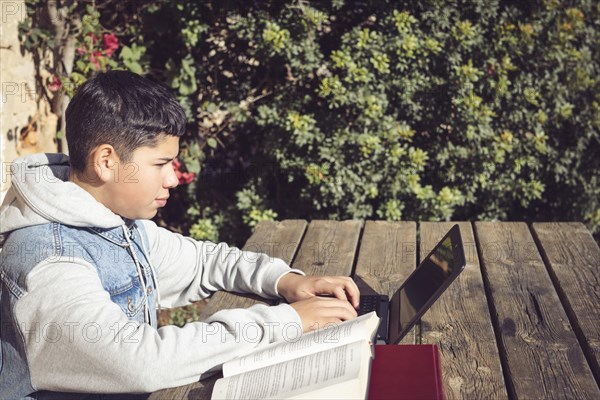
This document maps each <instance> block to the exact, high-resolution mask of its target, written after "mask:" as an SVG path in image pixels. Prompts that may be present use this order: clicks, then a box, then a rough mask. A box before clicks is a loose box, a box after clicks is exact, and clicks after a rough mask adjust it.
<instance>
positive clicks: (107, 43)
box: [102, 33, 119, 57]
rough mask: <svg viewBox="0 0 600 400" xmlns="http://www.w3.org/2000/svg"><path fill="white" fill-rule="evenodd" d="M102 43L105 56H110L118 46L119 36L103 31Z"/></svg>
mask: <svg viewBox="0 0 600 400" xmlns="http://www.w3.org/2000/svg"><path fill="white" fill-rule="evenodd" d="M102 43H103V45H104V54H106V56H107V57H111V56H112V55H113V54H114V52H115V51H116V50H117V49H118V48H119V38H118V37H117V36H115V35H114V34H112V33H105V34H104V35H103V36H102Z"/></svg>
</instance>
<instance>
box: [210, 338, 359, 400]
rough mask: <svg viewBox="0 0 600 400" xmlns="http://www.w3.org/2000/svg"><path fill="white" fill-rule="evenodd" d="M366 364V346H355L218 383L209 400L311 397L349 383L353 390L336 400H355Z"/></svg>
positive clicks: (317, 354)
mask: <svg viewBox="0 0 600 400" xmlns="http://www.w3.org/2000/svg"><path fill="white" fill-rule="evenodd" d="M369 362H370V348H369V344H368V343H367V342H365V341H359V342H354V343H350V344H346V345H343V346H338V347H335V348H332V349H329V350H326V351H323V352H319V353H315V354H310V355H308V356H304V357H300V358H296V359H293V360H289V361H285V362H282V363H279V364H274V365H270V366H268V367H264V368H260V369H255V370H253V371H249V372H246V373H244V374H239V375H234V376H230V377H228V378H222V379H219V380H218V381H217V382H216V383H215V386H214V388H213V393H212V399H269V398H276V399H281V398H288V397H294V396H300V395H303V394H306V395H307V397H310V396H309V393H310V392H315V391H318V390H319V389H323V388H326V387H329V386H331V385H335V384H339V383H343V382H350V381H352V382H354V387H353V385H348V386H347V388H348V389H349V390H348V389H347V391H348V393H344V392H343V391H340V392H339V393H338V395H339V398H348V397H356V395H357V387H356V385H358V381H359V376H360V375H361V374H360V372H361V370H365V369H368V367H369ZM364 385H366V383H365V384H364ZM363 391H364V390H363ZM313 394H314V395H315V396H317V397H318V395H317V394H316V393H313Z"/></svg>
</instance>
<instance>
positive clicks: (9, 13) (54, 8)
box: [0, 0, 71, 24]
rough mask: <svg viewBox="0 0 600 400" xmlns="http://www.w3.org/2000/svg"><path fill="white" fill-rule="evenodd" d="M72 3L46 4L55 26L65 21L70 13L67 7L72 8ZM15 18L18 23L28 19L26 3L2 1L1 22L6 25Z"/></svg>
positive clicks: (56, 1)
mask: <svg viewBox="0 0 600 400" xmlns="http://www.w3.org/2000/svg"><path fill="white" fill-rule="evenodd" d="M70 3H71V2H65V1H60V0H49V1H48V2H47V3H46V4H47V11H48V18H49V20H50V22H51V23H53V24H54V23H57V22H60V21H64V20H65V19H66V15H67V13H68V8H67V6H70V5H71V4H70ZM38 7H42V6H38ZM13 18H14V19H15V20H17V21H23V20H25V19H26V18H27V5H26V4H25V1H6V0H0V21H2V23H3V24H6V23H7V22H8V21H10V20H11V19H13Z"/></svg>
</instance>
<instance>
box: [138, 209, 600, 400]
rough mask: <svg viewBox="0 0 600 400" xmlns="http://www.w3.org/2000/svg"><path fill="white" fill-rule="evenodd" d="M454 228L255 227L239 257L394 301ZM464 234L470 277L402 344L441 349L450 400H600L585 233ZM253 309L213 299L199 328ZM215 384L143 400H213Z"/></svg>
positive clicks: (505, 226)
mask: <svg viewBox="0 0 600 400" xmlns="http://www.w3.org/2000/svg"><path fill="white" fill-rule="evenodd" d="M452 224H453V223H450V222H422V223H419V224H418V226H417V224H416V223H415V222H384V221H367V222H365V223H363V222H362V221H355V220H352V221H313V222H311V223H307V222H306V221H303V220H285V221H281V222H262V223H260V224H259V225H258V226H257V228H256V230H255V232H254V234H253V235H252V236H251V238H250V239H249V240H248V242H247V243H246V245H245V246H244V250H251V251H258V252H264V253H267V254H269V255H272V256H275V257H280V258H282V259H284V260H285V261H287V262H288V263H290V264H291V265H292V266H293V267H294V268H298V269H301V270H303V271H305V272H306V273H307V274H312V275H324V274H327V275H351V276H354V277H355V278H360V279H362V281H364V282H365V283H366V284H368V285H369V286H371V287H372V288H374V289H375V290H377V291H379V292H381V293H387V294H388V295H389V296H391V295H392V294H393V292H394V291H395V290H396V289H397V288H398V286H399V285H400V284H401V283H402V282H403V280H404V279H405V278H406V277H407V276H408V274H409V273H410V272H411V270H413V269H414V268H415V267H416V265H417V263H418V261H419V259H421V258H422V257H424V256H425V255H426V254H427V253H428V252H429V251H430V250H431V249H432V248H433V246H434V245H435V244H436V243H437V241H438V240H439V239H441V237H442V236H443V235H444V234H445V233H446V232H447V231H448V229H449V228H450V227H451V226H452ZM459 225H460V229H461V233H462V235H463V240H464V243H465V253H466V257H467V268H466V269H465V271H464V272H463V273H462V275H461V276H459V278H458V279H457V281H455V282H454V283H453V284H452V285H451V286H450V288H449V289H448V290H447V291H446V292H445V293H444V294H443V295H442V297H441V298H440V299H439V300H438V302H437V303H436V304H434V306H433V307H432V308H431V309H430V310H429V311H428V312H427V314H425V316H424V317H423V318H422V320H421V323H420V325H419V326H417V328H416V329H415V330H414V332H413V334H411V335H408V337H406V338H405V339H404V342H405V343H435V344H437V345H438V346H439V347H440V350H441V354H442V371H443V379H444V385H445V390H446V395H447V397H448V398H449V399H453V398H462V399H481V398H506V397H509V398H520V399H539V398H548V399H559V398H568V399H584V398H590V399H600V389H599V385H600V368H599V364H600V249H599V247H598V244H597V243H596V242H595V241H594V239H593V237H592V236H591V234H590V233H589V231H588V230H587V229H586V228H585V226H584V225H583V224H581V223H534V224H532V225H531V226H529V225H527V224H525V223H522V222H502V223H493V222H475V223H470V222H460V223H459ZM417 228H418V231H417ZM259 301H260V300H258V299H256V298H253V297H249V296H239V295H235V294H231V293H225V292H219V293H216V294H215V295H214V296H213V297H212V299H211V300H210V301H209V303H208V305H207V308H206V309H205V311H204V313H203V315H202V316H201V318H206V317H207V316H209V315H211V314H212V313H214V312H216V311H218V310H221V309H224V308H233V307H248V306H250V305H252V304H255V303H257V302H259ZM214 380H215V379H208V380H206V381H201V382H198V383H194V384H191V385H187V386H183V387H178V388H173V389H168V390H161V391H159V392H156V393H154V394H152V396H151V397H150V398H151V399H153V400H158V399H209V398H210V394H211V391H212V386H213V384H214Z"/></svg>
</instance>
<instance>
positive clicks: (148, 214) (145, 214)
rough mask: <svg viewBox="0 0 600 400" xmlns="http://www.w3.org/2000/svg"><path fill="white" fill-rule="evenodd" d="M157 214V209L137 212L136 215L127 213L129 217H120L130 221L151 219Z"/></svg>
mask: <svg viewBox="0 0 600 400" xmlns="http://www.w3.org/2000/svg"><path fill="white" fill-rule="evenodd" d="M157 213H158V210H157V209H154V210H145V211H142V210H137V212H136V213H130V214H129V213H128V214H129V215H121V217H124V218H127V219H130V220H136V219H152V218H154V217H155V216H156V214H157Z"/></svg>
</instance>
